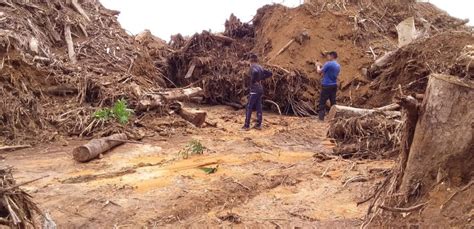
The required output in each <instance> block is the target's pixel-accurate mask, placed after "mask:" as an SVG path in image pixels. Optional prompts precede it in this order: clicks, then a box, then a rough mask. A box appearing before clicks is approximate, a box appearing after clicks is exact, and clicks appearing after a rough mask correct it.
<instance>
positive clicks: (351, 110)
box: [327, 105, 401, 120]
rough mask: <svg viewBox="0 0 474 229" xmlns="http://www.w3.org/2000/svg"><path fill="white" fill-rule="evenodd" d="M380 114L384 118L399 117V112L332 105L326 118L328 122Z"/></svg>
mask: <svg viewBox="0 0 474 229" xmlns="http://www.w3.org/2000/svg"><path fill="white" fill-rule="evenodd" d="M375 112H377V113H380V114H384V115H385V116H390V117H400V116H401V113H400V112H399V111H386V110H383V109H382V110H377V109H362V108H355V107H347V106H340V105H334V106H332V107H331V110H330V111H329V114H328V116H327V118H328V120H332V119H335V118H344V117H345V118H349V117H358V116H364V115H369V114H372V113H375Z"/></svg>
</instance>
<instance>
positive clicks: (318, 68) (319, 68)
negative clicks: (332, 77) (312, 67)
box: [316, 61, 323, 74]
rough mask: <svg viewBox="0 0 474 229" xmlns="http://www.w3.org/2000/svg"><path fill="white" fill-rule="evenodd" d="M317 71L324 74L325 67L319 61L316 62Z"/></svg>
mask: <svg viewBox="0 0 474 229" xmlns="http://www.w3.org/2000/svg"><path fill="white" fill-rule="evenodd" d="M316 71H317V72H318V73H319V74H322V73H323V67H322V64H321V62H319V61H316Z"/></svg>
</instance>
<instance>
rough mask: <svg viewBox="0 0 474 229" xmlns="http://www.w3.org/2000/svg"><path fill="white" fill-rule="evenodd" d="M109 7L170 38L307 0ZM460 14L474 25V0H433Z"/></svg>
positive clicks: (153, 1) (118, 0)
mask: <svg viewBox="0 0 474 229" xmlns="http://www.w3.org/2000/svg"><path fill="white" fill-rule="evenodd" d="M100 1H101V2H102V4H104V5H105V6H106V7H107V8H110V9H114V10H119V11H120V12H121V14H120V16H119V21H120V23H121V24H122V27H124V28H125V29H126V30H128V31H129V32H131V33H132V34H137V33H139V32H141V31H143V30H145V29H149V30H151V32H152V33H153V34H155V35H156V36H158V37H160V38H162V39H165V40H169V38H170V36H171V35H173V34H177V33H181V34H183V35H192V34H194V33H196V32H201V31H202V30H209V29H211V30H212V31H213V32H220V31H223V30H224V22H225V20H226V19H227V18H229V16H230V14H231V13H234V14H235V15H236V16H237V17H239V18H240V19H241V20H242V21H244V22H247V21H250V20H251V19H252V18H253V16H254V15H255V13H256V11H257V9H258V8H260V7H261V6H263V5H265V4H271V3H281V4H284V5H287V6H290V7H294V6H297V5H299V4H300V3H301V2H303V0H133V1H132V0H100ZM430 2H431V3H434V4H435V5H437V6H438V7H440V8H442V9H444V10H446V11H448V12H449V13H450V14H451V15H453V16H456V17H459V18H463V19H464V18H470V20H471V21H470V24H471V25H474V10H473V9H474V0H430Z"/></svg>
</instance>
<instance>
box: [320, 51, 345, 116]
mask: <svg viewBox="0 0 474 229" xmlns="http://www.w3.org/2000/svg"><path fill="white" fill-rule="evenodd" d="M326 57H327V58H328V61H327V62H326V63H325V64H324V66H322V67H321V63H319V62H316V69H317V71H318V73H320V74H321V75H322V76H323V79H322V82H321V85H322V90H321V96H320V98H319V120H321V121H324V116H325V115H326V102H327V101H328V99H329V101H330V102H331V106H333V105H336V94H337V78H338V76H339V73H340V72H341V66H340V65H339V63H337V52H334V51H332V52H329V53H328V54H327V55H326Z"/></svg>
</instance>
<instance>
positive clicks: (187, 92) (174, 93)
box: [162, 87, 202, 102]
mask: <svg viewBox="0 0 474 229" xmlns="http://www.w3.org/2000/svg"><path fill="white" fill-rule="evenodd" d="M201 93H202V88H200V87H191V88H184V89H182V88H178V89H174V90H170V91H167V92H164V93H162V95H163V97H164V98H165V99H166V100H167V101H169V102H171V101H179V100H184V99H189V98H191V97H195V96H198V95H201Z"/></svg>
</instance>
